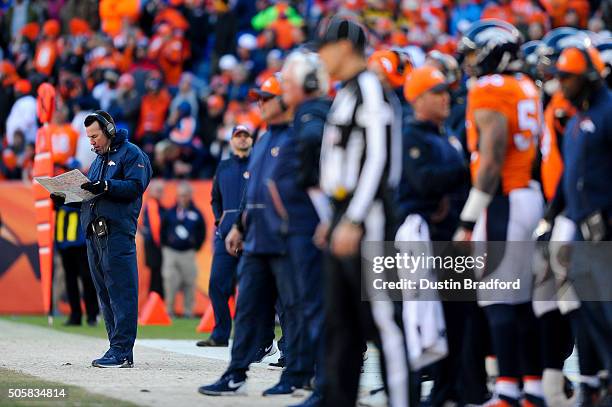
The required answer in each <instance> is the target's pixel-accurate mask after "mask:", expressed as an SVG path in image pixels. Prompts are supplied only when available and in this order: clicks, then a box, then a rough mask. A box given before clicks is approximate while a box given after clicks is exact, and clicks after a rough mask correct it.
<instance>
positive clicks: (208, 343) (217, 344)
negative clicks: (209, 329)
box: [196, 338, 229, 348]
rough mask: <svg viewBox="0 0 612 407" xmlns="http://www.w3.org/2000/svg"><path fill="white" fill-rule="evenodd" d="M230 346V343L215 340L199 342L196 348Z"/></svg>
mask: <svg viewBox="0 0 612 407" xmlns="http://www.w3.org/2000/svg"><path fill="white" fill-rule="evenodd" d="M228 345H229V343H228V342H217V341H215V340H214V339H213V338H208V339H204V340H203V341H198V342H197V343H196V346H200V347H213V348H214V347H227V346H228Z"/></svg>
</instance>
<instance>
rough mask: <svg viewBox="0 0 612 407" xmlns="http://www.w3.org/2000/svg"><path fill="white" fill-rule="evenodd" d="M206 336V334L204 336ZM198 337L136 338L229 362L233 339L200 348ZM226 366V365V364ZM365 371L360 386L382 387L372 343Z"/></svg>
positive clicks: (152, 345) (271, 359)
mask: <svg viewBox="0 0 612 407" xmlns="http://www.w3.org/2000/svg"><path fill="white" fill-rule="evenodd" d="M202 337H203V338H205V336H202ZM196 342H197V339H189V340H187V339H136V345H140V346H145V347H147V348H150V349H157V350H162V351H166V352H175V353H180V354H182V355H188V356H197V357H202V358H208V359H216V360H219V361H223V362H226V363H229V361H230V359H231V354H230V351H231V347H232V342H233V341H232V340H231V339H230V341H229V347H227V348H198V347H197V346H196V345H195V343H196ZM279 355H280V352H277V353H275V354H274V355H272V356H269V357H267V358H265V359H264V360H263V361H262V363H254V364H253V366H258V367H265V368H267V367H268V363H270V362H276V361H278V357H279ZM224 366H225V365H224ZM363 368H364V373H362V374H361V379H360V386H361V387H364V388H367V389H368V390H369V389H376V388H379V387H382V383H383V381H382V372H381V369H380V364H379V352H378V350H377V349H376V347H375V346H374V345H373V344H372V343H368V360H366V361H365V362H364V364H363Z"/></svg>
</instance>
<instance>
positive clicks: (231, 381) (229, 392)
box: [198, 375, 247, 396]
mask: <svg viewBox="0 0 612 407" xmlns="http://www.w3.org/2000/svg"><path fill="white" fill-rule="evenodd" d="M198 392H199V393H201V394H204V395H206V396H238V395H246V394H247V392H246V378H244V379H240V380H237V379H235V378H234V376H233V375H227V376H221V378H220V379H219V380H217V381H216V382H214V383H213V384H209V385H207V386H201V387H200V388H198Z"/></svg>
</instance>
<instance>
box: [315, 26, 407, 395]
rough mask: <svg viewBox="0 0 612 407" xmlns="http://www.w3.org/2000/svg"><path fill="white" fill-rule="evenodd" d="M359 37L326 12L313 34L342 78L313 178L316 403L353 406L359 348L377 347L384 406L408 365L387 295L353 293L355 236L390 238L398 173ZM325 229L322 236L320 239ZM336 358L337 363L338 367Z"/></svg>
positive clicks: (389, 123) (391, 131) (395, 150)
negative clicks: (327, 203)
mask: <svg viewBox="0 0 612 407" xmlns="http://www.w3.org/2000/svg"><path fill="white" fill-rule="evenodd" d="M365 45H366V38H365V33H364V30H363V28H362V27H361V26H359V25H358V24H356V23H354V22H352V21H350V20H346V19H341V18H332V19H331V20H330V21H329V23H328V24H327V25H326V26H323V27H322V30H320V35H319V54H320V57H321V60H322V61H323V64H324V65H325V67H326V68H327V71H328V73H329V74H330V76H331V77H333V78H336V79H338V80H340V81H342V84H343V85H342V87H341V88H340V89H339V90H338V93H337V95H336V97H335V99H334V102H333V104H332V107H331V109H330V111H329V113H328V116H327V122H326V125H325V130H324V132H323V143H322V147H321V171H320V174H321V175H320V184H321V189H322V190H323V192H324V193H325V194H326V195H327V196H328V197H329V199H330V200H331V202H332V206H333V215H332V219H331V221H330V222H329V226H328V227H326V226H324V225H320V226H319V228H318V230H317V234H316V236H315V240H317V241H318V243H319V244H320V245H322V246H327V247H326V248H327V249H328V253H327V256H326V257H327V258H326V260H325V269H324V273H325V279H326V280H325V283H326V287H325V289H326V293H325V307H326V315H325V328H326V337H325V347H326V348H325V349H326V354H327V360H326V363H327V365H326V373H327V374H328V378H327V380H326V381H325V384H324V388H323V399H324V403H323V404H324V405H326V406H353V405H355V403H356V398H357V390H358V386H359V376H360V365H361V363H362V350H363V349H362V348H363V344H364V343H365V341H366V340H374V342H375V343H377V345H379V348H380V349H381V351H382V352H381V353H382V358H383V360H382V361H381V362H382V366H384V368H385V373H386V374H383V376H384V377H385V378H386V383H387V386H386V387H387V391H388V395H389V401H390V405H391V406H406V405H408V394H407V393H408V366H407V359H406V357H405V347H404V339H403V335H402V330H401V328H400V327H399V326H398V325H397V324H396V322H395V317H396V313H395V309H394V305H393V303H392V302H390V301H369V302H364V301H361V259H360V257H361V242H362V241H364V240H365V241H375V242H382V241H385V240H387V241H389V240H393V232H394V226H395V221H394V219H393V216H392V210H391V208H392V198H393V196H392V190H393V189H394V188H395V187H396V186H397V184H398V182H399V179H400V177H401V158H402V157H401V107H400V106H399V103H398V102H397V98H396V97H395V95H393V94H391V93H388V92H387V91H385V90H384V89H383V87H382V85H381V83H380V81H379V80H378V78H377V77H376V75H375V74H374V73H372V72H369V71H367V70H366V66H367V60H366V58H365ZM321 236H328V237H329V244H328V245H327V244H325V243H324V241H325V240H327V239H321V238H320V237H321ZM339 366H342V368H341V369H339V368H338V367H339Z"/></svg>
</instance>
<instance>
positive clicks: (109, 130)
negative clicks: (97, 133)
mask: <svg viewBox="0 0 612 407" xmlns="http://www.w3.org/2000/svg"><path fill="white" fill-rule="evenodd" d="M88 117H92V118H93V119H94V120H95V121H97V122H98V124H99V125H100V128H102V131H103V132H104V134H106V135H107V136H108V137H109V138H114V137H115V135H116V134H117V129H116V128H115V124H114V123H113V122H111V121H109V120H108V119H107V118H106V117H104V116H102V115H101V114H100V113H97V112H93V113H90V114H89V115H88Z"/></svg>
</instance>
